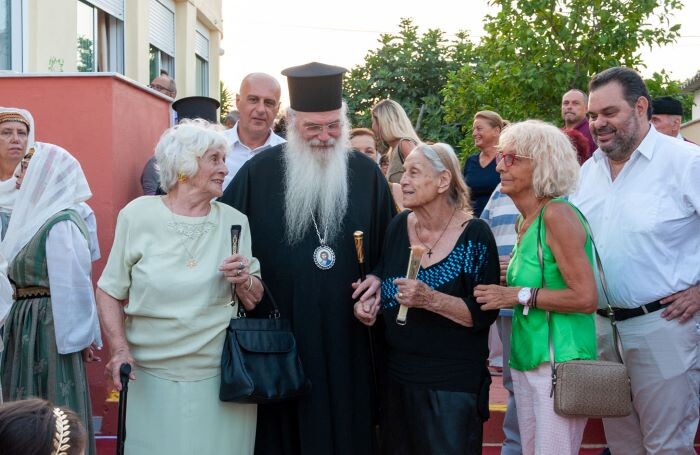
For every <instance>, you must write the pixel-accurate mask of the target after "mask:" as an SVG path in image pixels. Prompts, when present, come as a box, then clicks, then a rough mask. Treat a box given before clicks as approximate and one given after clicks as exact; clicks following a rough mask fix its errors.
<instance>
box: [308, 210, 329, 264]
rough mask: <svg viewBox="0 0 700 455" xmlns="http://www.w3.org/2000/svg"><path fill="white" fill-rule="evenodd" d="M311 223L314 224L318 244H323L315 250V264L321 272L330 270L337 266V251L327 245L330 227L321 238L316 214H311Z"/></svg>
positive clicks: (326, 228)
mask: <svg viewBox="0 0 700 455" xmlns="http://www.w3.org/2000/svg"><path fill="white" fill-rule="evenodd" d="M311 221H313V222H314V228H315V229H316V236H317V237H318V243H320V244H321V245H320V246H319V247H318V248H316V249H315V250H314V264H316V267H318V268H319V269H321V270H328V269H330V268H331V267H333V265H334V264H335V251H333V249H332V248H331V247H329V246H328V245H327V244H326V239H327V238H328V226H326V227H325V229H324V230H323V237H321V231H319V230H318V224H316V217H315V216H314V212H311Z"/></svg>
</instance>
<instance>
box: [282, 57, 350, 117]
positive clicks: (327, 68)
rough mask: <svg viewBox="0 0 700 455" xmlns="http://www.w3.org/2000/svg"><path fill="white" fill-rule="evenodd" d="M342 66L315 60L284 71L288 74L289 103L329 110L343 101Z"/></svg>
mask: <svg viewBox="0 0 700 455" xmlns="http://www.w3.org/2000/svg"><path fill="white" fill-rule="evenodd" d="M346 71H347V70H346V69H345V68H341V67H340V66H331V65H324V64H323V63H318V62H312V63H307V64H306V65H301V66H293V67H291V68H287V69H286V70H284V71H282V74H283V75H285V76H287V85H288V86H289V105H290V107H291V108H292V109H294V110H295V111H299V112H326V111H333V110H336V109H340V106H341V104H342V103H343V73H345V72H346Z"/></svg>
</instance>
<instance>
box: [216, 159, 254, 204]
mask: <svg viewBox="0 0 700 455" xmlns="http://www.w3.org/2000/svg"><path fill="white" fill-rule="evenodd" d="M249 169H250V165H249V162H246V163H245V164H243V166H242V167H241V169H240V170H239V171H238V172H237V173H236V176H235V177H234V178H233V180H231V183H229V184H228V186H227V187H226V189H225V190H224V194H223V195H221V197H220V198H219V202H223V203H224V204H226V205H230V206H231V207H233V208H234V209H236V210H238V211H240V212H241V213H243V214H244V215H249V214H248V211H247V210H248V202H249V201H248V199H249V196H250V194H249V192H248V189H249V185H248V183H249V180H250V179H249Z"/></svg>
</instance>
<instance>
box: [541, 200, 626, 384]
mask: <svg viewBox="0 0 700 455" xmlns="http://www.w3.org/2000/svg"><path fill="white" fill-rule="evenodd" d="M569 206H570V207H572V208H573V209H574V210H575V211H576V212H578V214H579V215H580V216H581V219H582V220H583V225H584V227H585V228H586V230H587V231H588V234H589V235H590V237H591V245H592V246H593V253H594V255H595V259H596V266H597V268H598V275H599V276H600V284H601V287H602V288H603V295H604V296H605V304H606V306H607V307H608V318H609V319H610V325H611V326H612V330H613V342H614V344H615V353H616V354H617V358H618V360H619V362H620V363H623V364H624V362H623V361H622V354H621V353H620V348H619V345H618V343H619V340H620V333H619V332H618V330H617V321H615V314H614V312H613V309H612V307H611V306H610V299H609V297H608V285H607V282H606V281H605V273H604V272H603V264H602V262H601V260H600V255H599V254H598V248H597V247H596V245H595V241H594V240H593V233H592V231H591V229H590V225H589V224H588V220H587V219H586V217H585V216H584V215H583V213H581V211H580V210H579V209H578V208H577V207H576V206H574V205H572V204H569ZM546 207H547V205H546V204H545V206H544V207H542V210H541V211H540V214H539V215H538V220H537V260H538V261H539V264H540V270H541V274H542V289H544V288H545V287H546V286H547V285H546V283H545V278H544V253H543V249H542V218H544V209H545V208H546ZM549 313H550V312H549V311H546V312H545V315H546V320H547V329H548V330H547V344H548V345H549V366H550V368H551V370H552V388H551V390H550V393H549V396H550V397H551V396H552V395H553V394H554V389H555V387H556V385H557V369H556V368H557V367H556V361H555V360H554V341H553V337H552V324H551V317H550V314H549Z"/></svg>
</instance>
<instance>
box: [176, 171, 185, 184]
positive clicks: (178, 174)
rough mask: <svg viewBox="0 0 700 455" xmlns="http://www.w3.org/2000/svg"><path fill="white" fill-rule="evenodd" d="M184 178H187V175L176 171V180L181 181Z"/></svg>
mask: <svg viewBox="0 0 700 455" xmlns="http://www.w3.org/2000/svg"><path fill="white" fill-rule="evenodd" d="M185 180H187V176H186V175H185V174H183V173H182V172H178V173H177V181H178V182H180V183H182V182H184V181H185Z"/></svg>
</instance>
